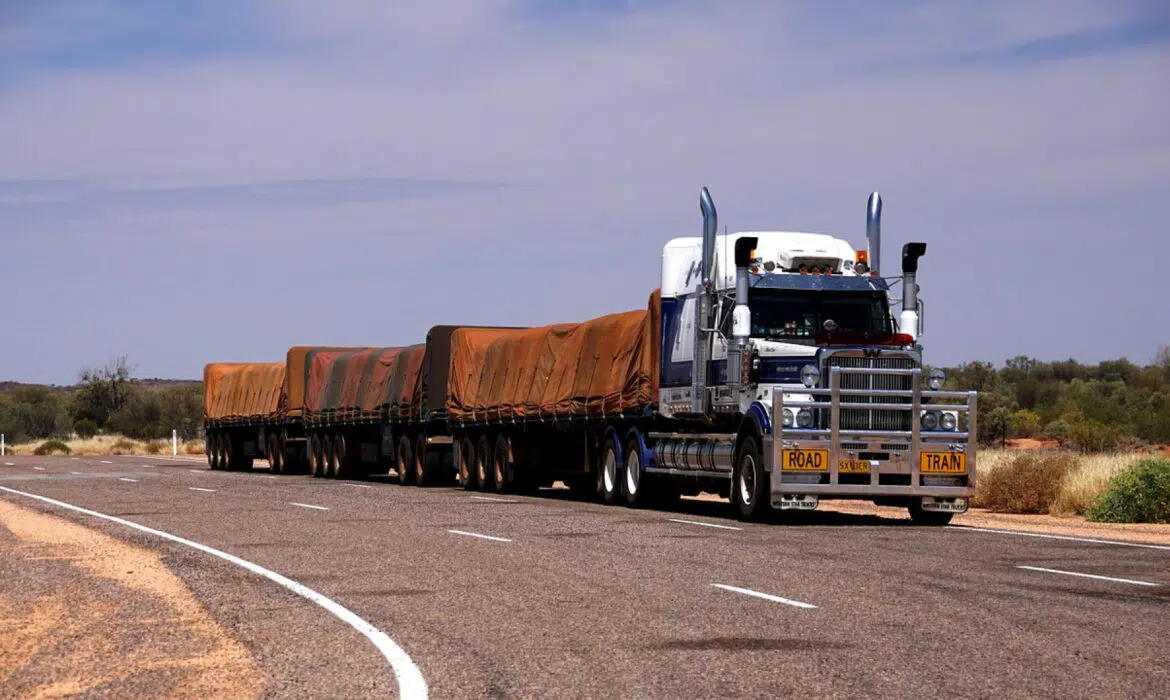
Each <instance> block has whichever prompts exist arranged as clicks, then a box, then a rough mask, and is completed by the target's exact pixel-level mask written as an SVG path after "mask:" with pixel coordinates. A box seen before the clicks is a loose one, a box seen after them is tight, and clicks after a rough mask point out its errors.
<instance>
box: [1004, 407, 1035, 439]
mask: <svg viewBox="0 0 1170 700" xmlns="http://www.w3.org/2000/svg"><path fill="white" fill-rule="evenodd" d="M1011 428H1012V434H1013V435H1015V436H1016V437H1020V438H1034V437H1036V436H1037V435H1039V434H1040V416H1039V415H1038V414H1037V413H1036V412H1035V411H1029V410H1027V409H1020V410H1019V411H1016V412H1015V413H1013V414H1012V419H1011Z"/></svg>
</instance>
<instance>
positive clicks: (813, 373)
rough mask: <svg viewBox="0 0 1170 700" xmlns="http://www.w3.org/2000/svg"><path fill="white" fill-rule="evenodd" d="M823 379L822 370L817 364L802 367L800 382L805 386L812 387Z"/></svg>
mask: <svg viewBox="0 0 1170 700" xmlns="http://www.w3.org/2000/svg"><path fill="white" fill-rule="evenodd" d="M820 380H821V371H820V370H819V369H817V368H816V365H805V366H804V367H801V368H800V383H801V384H804V385H805V387H807V388H809V389H812V388H813V387H815V386H816V385H817V382H819V381H820Z"/></svg>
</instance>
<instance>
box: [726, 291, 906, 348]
mask: <svg viewBox="0 0 1170 700" xmlns="http://www.w3.org/2000/svg"><path fill="white" fill-rule="evenodd" d="M749 304H750V307H751V313H752V337H753V338H765V339H768V340H798V341H799V340H813V339H815V338H816V337H817V335H819V334H820V333H822V332H823V330H822V329H823V325H824V323H825V319H830V318H831V319H833V321H834V322H836V324H837V330H836V332H838V333H891V332H893V328H892V327H891V323H890V312H889V306H888V304H887V301H886V296H885V294H882V293H881V292H869V291H866V292H829V291H817V292H811V291H794V290H780V289H753V290H752V293H751V298H750V301H749Z"/></svg>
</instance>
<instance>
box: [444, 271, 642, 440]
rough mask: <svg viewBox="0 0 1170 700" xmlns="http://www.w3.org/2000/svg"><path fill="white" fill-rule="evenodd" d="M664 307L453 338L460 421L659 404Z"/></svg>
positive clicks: (452, 397)
mask: <svg viewBox="0 0 1170 700" xmlns="http://www.w3.org/2000/svg"><path fill="white" fill-rule="evenodd" d="M658 300H659V295H658V293H657V292H655V293H654V294H653V295H651V298H650V302H649V303H648V305H647V308H646V309H644V310H636V311H627V312H623V313H616V314H608V315H606V316H601V317H599V318H594V319H590V320H588V321H584V322H581V323H558V324H553V325H548V326H542V327H538V328H529V329H523V330H510V331H496V332H484V331H472V330H469V329H460V330H457V331H455V332H454V334H453V335H452V351H451V369H450V375H451V381H450V391H449V395H448V401H447V411H448V413H449V415H450V416H451V419H452V420H453V421H455V422H459V423H466V422H481V421H486V422H496V421H519V420H534V419H535V420H542V419H553V418H569V417H573V418H578V417H580V418H586V417H604V416H607V415H614V414H622V413H631V412H643V411H645V410H646V409H647V408H649V407H650V406H651V405H652V404H653V403H654V402H655V401H656V399H657V393H658V387H657V377H658V340H657V337H658V331H657V327H658V317H659V311H658V303H659V302H658Z"/></svg>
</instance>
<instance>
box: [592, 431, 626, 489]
mask: <svg viewBox="0 0 1170 700" xmlns="http://www.w3.org/2000/svg"><path fill="white" fill-rule="evenodd" d="M597 478H598V482H599V484H600V488H601V502H602V503H605V504H606V505H614V504H615V503H617V502H618V501H619V500H620V499H621V483H622V479H624V478H625V469H623V468H622V465H621V464H619V463H618V455H617V447H616V446H615V445H614V441H613V440H611V439H609V438H606V440H605V447H603V448H602V450H601V461H600V462H598V470H597Z"/></svg>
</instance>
